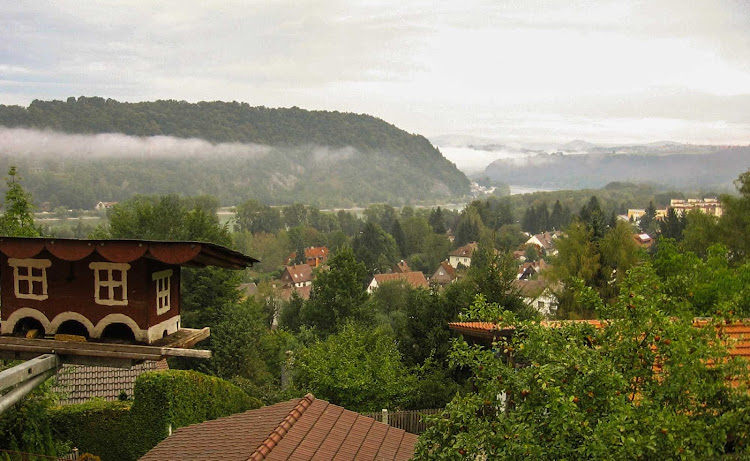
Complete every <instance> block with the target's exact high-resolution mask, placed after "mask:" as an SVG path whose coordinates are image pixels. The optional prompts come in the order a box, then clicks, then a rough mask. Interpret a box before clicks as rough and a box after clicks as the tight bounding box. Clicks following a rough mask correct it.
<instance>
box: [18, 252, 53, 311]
mask: <svg viewBox="0 0 750 461" xmlns="http://www.w3.org/2000/svg"><path fill="white" fill-rule="evenodd" d="M8 264H9V265H10V266H11V267H12V268H13V292H14V294H15V295H16V298H19V299H33V300H36V301H44V300H45V299H47V298H48V295H47V268H48V267H50V266H51V265H52V261H50V260H49V259H18V258H8ZM19 267H24V268H26V271H27V272H26V275H21V274H19V273H18V268H19ZM33 269H41V271H42V275H38V276H37V275H34V274H33ZM21 281H25V282H26V283H27V284H28V290H29V292H28V293H21V290H20V283H19V282H21ZM34 282H39V283H41V284H42V293H41V294H35V293H34Z"/></svg>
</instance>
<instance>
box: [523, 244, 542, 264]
mask: <svg viewBox="0 0 750 461" xmlns="http://www.w3.org/2000/svg"><path fill="white" fill-rule="evenodd" d="M523 255H524V257H525V258H526V261H536V260H537V259H539V250H538V249H537V246H536V245H533V244H529V245H526V248H525V250H524V252H523Z"/></svg>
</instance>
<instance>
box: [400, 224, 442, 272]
mask: <svg viewBox="0 0 750 461" xmlns="http://www.w3.org/2000/svg"><path fill="white" fill-rule="evenodd" d="M422 249H423V251H424V252H423V253H418V254H416V255H412V256H411V257H410V258H409V267H411V268H412V269H413V270H417V271H422V272H424V273H425V274H427V275H429V274H431V273H433V272H434V271H435V270H436V269H437V267H438V265H439V264H440V263H441V262H442V261H444V260H445V256H446V255H447V254H448V253H449V252H450V249H451V242H450V240H448V237H447V236H446V235H445V234H435V233H429V234H428V235H427V237H426V238H425V241H424V242H423V243H422Z"/></svg>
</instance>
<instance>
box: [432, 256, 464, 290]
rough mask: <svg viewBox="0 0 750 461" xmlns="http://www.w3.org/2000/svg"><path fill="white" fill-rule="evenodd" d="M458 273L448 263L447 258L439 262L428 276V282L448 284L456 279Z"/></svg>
mask: <svg viewBox="0 0 750 461" xmlns="http://www.w3.org/2000/svg"><path fill="white" fill-rule="evenodd" d="M456 279H458V275H457V274H456V269H454V268H453V266H451V265H450V263H449V262H448V260H445V261H443V262H441V263H440V265H439V266H438V268H437V269H436V270H435V273H434V274H432V277H430V283H437V284H438V285H448V284H451V283H453V282H455V281H456Z"/></svg>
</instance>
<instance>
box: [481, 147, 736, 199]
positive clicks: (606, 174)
mask: <svg viewBox="0 0 750 461" xmlns="http://www.w3.org/2000/svg"><path fill="white" fill-rule="evenodd" d="M655 150H656V148H655ZM748 167H750V147H747V146H745V147H739V146H738V147H727V148H723V149H717V148H716V146H705V150H704V153H701V154H698V153H695V154H670V155H657V153H652V154H645V153H644V154H599V153H597V154H579V155H564V154H559V153H558V154H539V155H536V156H534V157H528V158H525V159H522V160H519V159H500V160H496V161H495V162H493V163H491V164H490V165H489V166H488V167H487V168H486V169H485V175H486V176H488V177H489V178H491V179H492V180H495V181H498V182H504V183H507V184H523V185H525V186H531V187H545V188H554V189H582V188H598V187H602V186H604V185H605V184H607V183H610V182H613V181H631V182H639V183H644V182H651V183H654V184H659V185H663V186H667V187H679V188H700V187H721V186H723V187H725V188H727V189H729V188H731V184H732V181H733V180H734V179H735V178H736V176H737V171H738V170H745V169H747V168H748Z"/></svg>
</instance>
